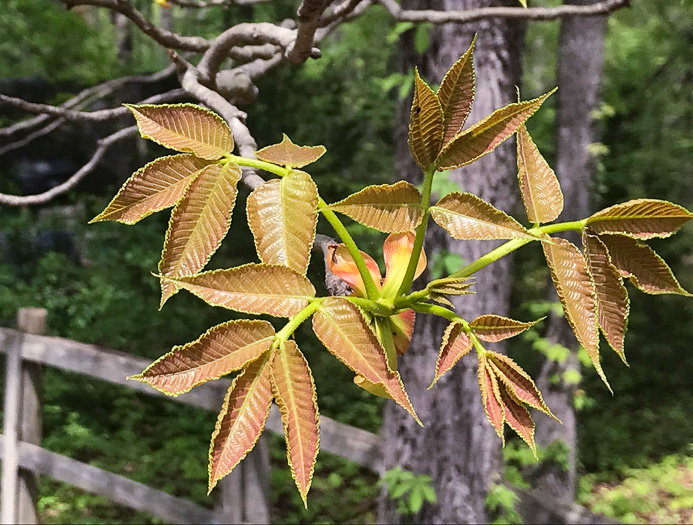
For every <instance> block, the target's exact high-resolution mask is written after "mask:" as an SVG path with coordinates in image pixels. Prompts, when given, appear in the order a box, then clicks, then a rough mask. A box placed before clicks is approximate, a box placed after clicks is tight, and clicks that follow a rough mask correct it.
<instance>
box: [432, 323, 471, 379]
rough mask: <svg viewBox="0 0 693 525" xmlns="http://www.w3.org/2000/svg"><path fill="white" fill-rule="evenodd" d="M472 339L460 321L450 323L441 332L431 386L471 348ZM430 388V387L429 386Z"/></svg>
mask: <svg viewBox="0 0 693 525" xmlns="http://www.w3.org/2000/svg"><path fill="white" fill-rule="evenodd" d="M472 346H473V344H472V340H471V338H470V337H469V335H468V334H467V333H466V332H465V331H464V328H463V327H462V324H461V323H454V322H453V323H450V324H449V325H448V327H447V328H446V329H445V333H444V334H443V341H442V343H441V345H440V352H438V360H437V361H436V375H435V377H434V378H433V382H432V383H431V386H433V385H435V384H436V383H437V382H438V380H439V379H440V378H441V377H442V375H443V374H444V373H446V372H447V371H448V370H450V369H451V368H452V367H453V366H455V364H457V361H459V360H460V359H461V358H462V357H464V356H465V355H467V354H468V353H469V352H470V350H471V349H472ZM429 388H430V387H429Z"/></svg>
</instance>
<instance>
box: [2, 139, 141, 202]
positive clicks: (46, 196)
mask: <svg viewBox="0 0 693 525" xmlns="http://www.w3.org/2000/svg"><path fill="white" fill-rule="evenodd" d="M136 134H137V126H130V127H129V128H125V129H121V130H120V131H118V132H116V133H113V134H112V135H109V136H108V137H105V138H103V139H101V140H99V142H98V147H97V148H96V151H95V152H94V155H92V157H91V159H89V162H87V163H86V164H85V165H84V166H82V167H81V168H80V169H79V171H77V172H76V173H75V174H74V175H72V176H71V177H70V178H69V179H67V180H66V181H65V182H63V183H62V184H59V185H57V186H55V187H53V188H51V189H50V190H48V191H45V192H43V193H38V194H36V195H24V196H21V195H7V194H4V193H0V204H6V205H8V206H27V205H31V204H44V203H46V202H48V201H50V200H52V199H54V198H55V197H57V196H58V195H61V194H63V193H67V192H68V191H70V190H71V189H73V188H74V187H75V186H77V184H79V182H80V181H81V180H82V179H83V178H84V177H86V176H87V175H88V174H89V173H91V172H92V171H93V170H94V168H96V166H97V165H98V164H99V161H100V160H101V158H102V157H103V156H104V154H105V153H106V151H108V148H110V147H111V146H112V145H113V144H115V143H116V142H118V141H121V140H123V139H126V138H128V137H133V136H135V135H136Z"/></svg>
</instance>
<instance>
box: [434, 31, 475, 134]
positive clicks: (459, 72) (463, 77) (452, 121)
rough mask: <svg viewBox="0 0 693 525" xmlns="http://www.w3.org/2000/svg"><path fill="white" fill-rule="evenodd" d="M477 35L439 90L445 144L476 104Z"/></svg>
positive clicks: (458, 130)
mask: <svg viewBox="0 0 693 525" xmlns="http://www.w3.org/2000/svg"><path fill="white" fill-rule="evenodd" d="M475 43H476V35H474V40H472V43H471V45H470V46H469V49H467V51H466V52H465V54H464V55H462V56H461V57H460V58H459V60H458V61H457V62H455V63H454V64H453V66H452V67H451V68H450V69H449V70H448V72H447V73H445V76H444V77H443V81H442V82H441V83H440V88H439V89H438V100H440V106H441V109H442V110H443V143H444V144H447V143H448V142H450V141H451V140H452V139H453V138H455V135H457V133H459V132H460V130H461V129H462V127H463V126H464V123H465V122H466V121H467V117H468V116H469V113H470V112H471V110H472V103H473V102H474V63H473V60H472V55H473V53H474V44H475Z"/></svg>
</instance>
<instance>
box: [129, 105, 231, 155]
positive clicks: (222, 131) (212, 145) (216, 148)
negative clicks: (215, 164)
mask: <svg viewBox="0 0 693 525" xmlns="http://www.w3.org/2000/svg"><path fill="white" fill-rule="evenodd" d="M125 105H126V106H127V108H128V109H129V110H130V111H132V114H133V115H135V119H136V120H137V126H138V127H139V129H140V135H142V137H143V138H145V139H151V140H153V141H154V142H156V143H158V144H161V145H162V146H165V147H167V148H171V149H175V150H177V151H182V152H184V153H193V154H195V155H196V156H198V157H200V158H203V159H209V160H217V159H219V158H221V157H223V156H224V155H227V154H229V153H231V151H233V135H232V134H231V129H230V128H229V125H228V124H227V123H226V122H225V121H224V119H222V118H221V117H220V116H219V115H217V114H216V113H213V112H211V111H209V110H207V109H204V108H203V107H201V106H196V105H194V104H162V105H151V104H143V105H139V106H134V105H129V104H125Z"/></svg>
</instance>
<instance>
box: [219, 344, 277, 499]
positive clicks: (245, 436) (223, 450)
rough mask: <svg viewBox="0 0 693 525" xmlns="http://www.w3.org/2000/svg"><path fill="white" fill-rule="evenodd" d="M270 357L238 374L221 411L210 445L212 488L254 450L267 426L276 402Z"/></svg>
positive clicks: (255, 362)
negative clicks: (274, 401) (273, 397)
mask: <svg viewBox="0 0 693 525" xmlns="http://www.w3.org/2000/svg"><path fill="white" fill-rule="evenodd" d="M270 368H271V367H270V365H269V363H268V357H264V358H262V359H258V360H257V361H254V362H253V363H251V364H250V365H248V367H247V368H246V369H245V370H244V371H243V372H241V373H240V374H239V375H238V376H236V377H235V378H234V380H233V382H232V383H231V386H230V387H229V390H228V392H227V393H226V397H225V399H224V404H223V405H222V407H221V412H219V417H218V419H217V423H216V425H215V427H214V432H213V433H212V443H211V446H210V448H209V490H208V492H211V491H212V489H213V488H214V486H215V485H216V484H217V482H218V481H219V480H220V479H221V478H223V477H224V476H226V475H227V474H229V473H230V472H231V471H232V470H233V469H234V467H235V466H236V465H238V463H240V462H241V460H242V459H243V458H244V457H245V456H246V455H247V454H248V452H250V451H251V450H252V449H253V447H254V446H255V443H256V442H257V440H258V438H259V437H260V434H262V431H263V429H264V428H265V422H266V421H267V416H269V410H270V406H271V405H272V382H271V379H270V376H271V371H270Z"/></svg>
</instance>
